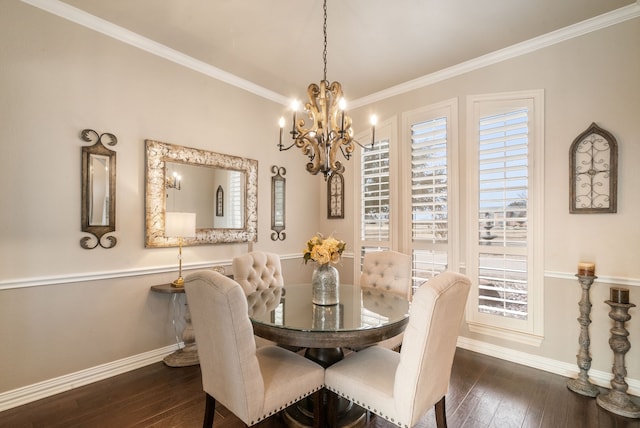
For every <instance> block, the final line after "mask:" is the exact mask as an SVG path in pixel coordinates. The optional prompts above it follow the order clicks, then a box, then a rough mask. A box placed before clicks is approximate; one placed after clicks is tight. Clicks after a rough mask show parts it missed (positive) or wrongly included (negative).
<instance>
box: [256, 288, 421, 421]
mask: <svg viewBox="0 0 640 428" xmlns="http://www.w3.org/2000/svg"><path fill="white" fill-rule="evenodd" d="M307 288H308V292H307V291H306V290H305V289H304V285H298V286H287V287H285V291H286V293H285V297H284V298H283V302H282V303H281V306H280V307H279V308H278V309H276V310H275V311H273V312H271V313H269V314H267V315H264V316H261V317H259V318H258V319H254V318H253V317H252V319H251V322H252V324H253V332H254V334H255V335H257V336H260V337H263V338H265V339H268V340H271V341H273V342H276V343H278V344H280V345H282V346H285V347H289V346H290V347H294V348H296V347H297V348H304V349H305V357H307V358H309V359H310V360H312V361H315V362H317V363H318V364H320V365H321V366H323V367H325V368H326V367H329V366H331V365H332V364H335V363H336V362H338V361H340V360H342V359H343V357H344V355H345V353H348V352H352V351H350V350H348V349H349V348H354V349H357V348H362V347H365V346H368V345H373V344H375V343H377V342H379V341H382V340H385V339H388V338H391V337H394V336H396V335H398V334H400V333H402V332H403V331H404V329H405V327H406V325H407V323H408V321H409V317H408V314H409V302H408V301H407V300H406V299H405V298H402V297H398V296H397V295H394V294H390V293H385V292H380V291H376V292H365V291H361V290H360V288H359V287H357V286H351V285H348V286H343V285H342V284H341V291H340V293H341V294H340V303H339V304H338V305H329V306H326V307H319V306H318V305H312V303H311V291H310V285H308V287H307ZM278 311H279V312H278ZM329 316H331V317H335V319H333V318H331V319H330V318H329ZM318 319H321V321H322V323H318V322H317V321H318ZM321 393H322V399H321V400H320V402H321V405H322V409H321V412H320V413H321V417H320V418H321V422H320V423H321V424H323V426H322V428H326V426H329V422H330V421H334V420H337V421H338V427H349V428H352V427H354V428H355V427H361V426H364V425H365V423H366V419H367V413H366V411H365V410H364V409H363V408H361V407H359V406H357V405H356V404H354V403H352V402H350V401H348V400H345V399H343V398H341V397H338V396H337V395H335V394H333V393H332V392H330V391H328V390H326V389H325V390H323V391H321ZM313 405H314V401H313V400H312V399H306V400H302V401H300V402H298V403H297V404H295V405H293V406H291V407H289V408H287V409H286V410H285V411H283V412H282V417H283V419H284V421H285V423H286V424H287V425H288V426H290V427H294V428H302V427H313V426H316V427H317V426H318V423H319V422H318V421H314V419H313V414H314V413H313V410H314V408H313ZM314 422H315V424H314Z"/></svg>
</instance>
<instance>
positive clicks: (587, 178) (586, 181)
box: [569, 123, 618, 214]
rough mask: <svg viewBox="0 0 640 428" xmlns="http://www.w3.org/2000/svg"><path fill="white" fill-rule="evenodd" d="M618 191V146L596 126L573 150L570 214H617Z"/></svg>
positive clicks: (570, 159)
mask: <svg viewBox="0 0 640 428" xmlns="http://www.w3.org/2000/svg"><path fill="white" fill-rule="evenodd" d="M617 189H618V143H617V142H616V139H615V137H614V136H613V135H612V134H611V133H610V132H608V131H606V130H604V129H602V128H600V127H599V126H598V125H596V124H595V123H592V124H591V126H589V127H588V128H587V129H586V130H585V131H584V132H583V133H581V134H580V135H578V136H577V137H576V139H575V140H573V143H572V144H571V149H570V150H569V212H571V213H572V214H590V213H615V212H616V210H617Z"/></svg>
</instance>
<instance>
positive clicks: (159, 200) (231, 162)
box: [144, 140, 258, 248]
mask: <svg viewBox="0 0 640 428" xmlns="http://www.w3.org/2000/svg"><path fill="white" fill-rule="evenodd" d="M144 142H145V154H146V159H145V176H146V180H145V225H146V235H145V247H150V248H156V247H177V246H178V245H179V239H178V238H167V237H165V236H164V222H165V211H166V202H167V198H166V193H165V180H166V176H165V175H166V168H165V162H176V163H184V164H187V165H195V166H208V167H212V168H220V169H228V170H235V171H240V172H242V173H243V174H244V175H245V205H244V206H245V216H244V227H243V228H242V229H213V228H201V229H196V236H195V238H184V239H183V241H182V245H183V246H187V245H201V244H219V243H234V242H256V241H257V238H258V161H257V160H254V159H247V158H242V157H238V156H231V155H225V154H222V153H216V152H210V151H207V150H200V149H194V148H190V147H183V146H178V145H175V144H169V143H163V142H160V141H155V140H144Z"/></svg>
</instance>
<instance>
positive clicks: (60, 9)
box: [21, 0, 289, 105]
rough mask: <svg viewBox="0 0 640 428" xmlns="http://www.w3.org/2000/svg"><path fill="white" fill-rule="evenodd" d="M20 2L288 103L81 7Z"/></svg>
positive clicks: (47, 0) (44, 0) (52, 0)
mask: <svg viewBox="0 0 640 428" xmlns="http://www.w3.org/2000/svg"><path fill="white" fill-rule="evenodd" d="M21 1H22V2H24V3H27V4H30V5H31V6H34V7H37V8H39V9H42V10H44V11H46V12H49V13H51V14H53V15H57V16H59V17H61V18H64V19H67V20H69V21H71V22H75V23H76V24H78V25H82V26H83V27H86V28H89V29H90V30H94V31H97V32H98V33H101V34H104V35H106V36H108V37H112V38H114V39H116V40H119V41H121V42H123V43H126V44H128V45H131V46H134V47H136V48H138V49H141V50H143V51H145V52H148V53H150V54H153V55H156V56H158V57H160V58H164V59H166V60H168V61H171V62H173V63H176V64H178V65H182V66H183V67H186V68H189V69H191V70H193V71H196V72H198V73H202V74H204V75H206V76H209V77H212V78H214V79H216V80H220V81H222V82H224V83H227V84H229V85H232V86H235V87H237V88H240V89H243V90H245V91H247V92H251V93H252V94H254V95H257V96H259V97H262V98H266V99H268V100H271V101H274V102H276V103H280V104H284V105H286V104H288V103H289V100H288V99H287V98H286V97H285V96H283V95H280V94H277V93H276V92H273V91H271V90H269V89H266V88H264V87H262V86H259V85H256V84H255V83H253V82H250V81H248V80H245V79H242V78H240V77H238V76H236V75H234V74H231V73H229V72H226V71H224V70H221V69H219V68H217V67H214V66H213V65H211V64H207V63H206V62H204V61H200V60H198V59H195V58H193V57H191V56H189V55H185V54H183V53H182V52H179V51H177V50H175V49H172V48H170V47H168V46H166V45H163V44H161V43H158V42H155V41H153V40H151V39H149V38H146V37H143V36H141V35H140V34H137V33H134V32H133V31H129V30H127V29H126V28H123V27H120V26H118V25H115V24H113V23H111V22H109V21H106V20H104V19H102V18H98V17H97V16H95V15H91V14H89V13H87V12H84V11H83V10H81V9H78V8H76V7H73V6H71V5H69V4H67V3H64V2H61V1H59V0H21Z"/></svg>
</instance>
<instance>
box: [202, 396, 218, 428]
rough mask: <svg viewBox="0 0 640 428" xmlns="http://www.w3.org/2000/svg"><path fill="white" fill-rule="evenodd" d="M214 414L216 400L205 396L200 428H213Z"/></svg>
mask: <svg viewBox="0 0 640 428" xmlns="http://www.w3.org/2000/svg"><path fill="white" fill-rule="evenodd" d="M215 412H216V399H215V398H213V397H212V396H210V395H209V394H207V398H206V402H205V406H204V422H203V423H202V428H213V416H214V415H215Z"/></svg>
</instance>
